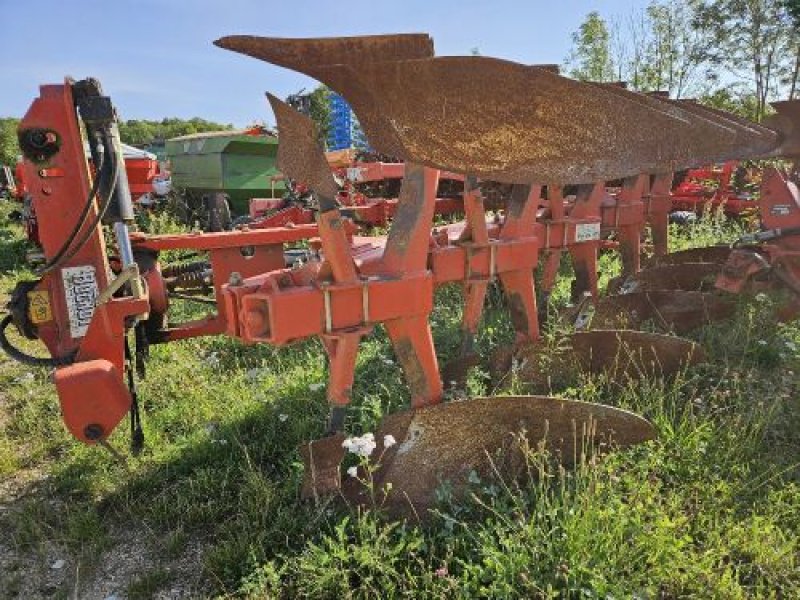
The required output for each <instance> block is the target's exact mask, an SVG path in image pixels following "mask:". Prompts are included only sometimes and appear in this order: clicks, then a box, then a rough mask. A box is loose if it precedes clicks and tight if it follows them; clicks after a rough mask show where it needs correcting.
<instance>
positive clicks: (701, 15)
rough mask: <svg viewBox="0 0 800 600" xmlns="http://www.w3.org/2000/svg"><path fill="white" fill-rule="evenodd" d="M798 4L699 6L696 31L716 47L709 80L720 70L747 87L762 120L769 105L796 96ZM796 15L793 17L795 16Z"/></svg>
mask: <svg viewBox="0 0 800 600" xmlns="http://www.w3.org/2000/svg"><path fill="white" fill-rule="evenodd" d="M795 5H796V3H795V2H789V3H787V2H786V1H785V0H705V1H701V2H698V3H697V10H696V13H695V18H694V22H693V25H694V27H695V28H696V29H700V30H705V31H708V32H709V33H710V34H711V35H712V36H713V39H714V41H715V43H714V44H713V45H712V44H709V45H707V46H706V47H705V49H704V52H705V58H706V60H707V62H708V63H709V70H708V74H709V76H710V77H714V76H715V75H717V74H718V73H719V71H720V70H722V69H727V70H729V71H730V72H732V73H733V74H734V75H735V76H736V77H737V78H738V80H739V81H749V85H748V92H752V93H753V94H754V95H755V98H756V117H757V120H761V119H762V118H763V117H764V116H765V114H766V111H767V102H768V101H769V100H770V99H773V98H776V97H780V96H781V95H783V94H785V93H786V91H787V90H786V86H787V85H788V87H789V88H790V90H791V92H790V93H794V91H795V88H796V84H797V78H798V70H797V67H798V64H800V30H799V29H798V27H797V21H796V15H797V13H796V6H795ZM792 11H795V12H792Z"/></svg>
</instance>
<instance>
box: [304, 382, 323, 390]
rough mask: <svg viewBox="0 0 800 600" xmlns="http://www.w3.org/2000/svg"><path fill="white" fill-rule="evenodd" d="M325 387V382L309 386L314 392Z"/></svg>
mask: <svg viewBox="0 0 800 600" xmlns="http://www.w3.org/2000/svg"><path fill="white" fill-rule="evenodd" d="M324 387H325V384H324V383H312V384H311V385H309V386H308V389H309V390H311V391H312V392H318V391H320V390H321V389H322V388H324Z"/></svg>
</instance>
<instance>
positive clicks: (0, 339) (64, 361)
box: [0, 315, 77, 368]
mask: <svg viewBox="0 0 800 600" xmlns="http://www.w3.org/2000/svg"><path fill="white" fill-rule="evenodd" d="M13 322H14V318H13V317H12V316H11V315H6V316H5V318H4V319H3V320H2V321H0V348H2V349H3V351H4V352H5V353H6V354H8V356H9V357H11V358H13V359H14V360H16V361H17V362H20V363H22V364H24V365H29V366H31V367H48V368H55V367H65V366H67V365H71V364H72V363H74V362H75V356H76V355H77V351H74V352H71V353H69V354H67V355H66V356H61V357H57V358H42V357H40V356H31V355H30V354H26V353H25V352H23V351H22V350H20V349H19V348H17V347H15V346H14V345H13V344H12V343H11V342H10V341H9V339H8V337H6V329H8V326H9V325H11V324H12V323H13Z"/></svg>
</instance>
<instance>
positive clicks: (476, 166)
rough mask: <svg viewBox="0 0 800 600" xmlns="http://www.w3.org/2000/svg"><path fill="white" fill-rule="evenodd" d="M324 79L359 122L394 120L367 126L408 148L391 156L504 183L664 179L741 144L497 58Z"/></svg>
mask: <svg viewBox="0 0 800 600" xmlns="http://www.w3.org/2000/svg"><path fill="white" fill-rule="evenodd" d="M321 73H322V74H323V75H324V76H325V79H326V80H329V81H330V80H332V77H331V76H332V75H334V74H335V78H336V80H337V81H336V86H335V88H336V89H337V91H338V92H339V93H341V94H342V95H343V96H344V97H345V98H347V99H348V101H349V102H351V104H352V105H353V107H354V109H355V110H356V113H357V114H358V115H359V117H360V116H361V115H360V113H359V107H362V106H365V105H370V104H374V105H376V106H377V108H378V112H379V113H380V114H381V115H383V116H384V117H385V118H384V119H382V120H380V119H379V120H376V122H375V123H370V124H369V126H367V125H365V131H366V133H367V136H368V137H369V139H370V140H371V141H372V143H373V144H376V142H375V141H373V140H374V139H381V140H382V139H385V138H386V137H387V136H391V135H392V133H393V134H394V135H395V137H396V139H397V140H398V141H399V142H400V144H401V146H402V147H401V148H392V149H391V150H392V151H395V152H397V153H399V155H400V157H401V158H404V159H405V160H413V161H415V162H421V163H423V164H427V165H429V166H433V167H437V168H444V169H447V170H451V171H456V172H469V173H473V174H475V175H478V176H481V177H484V178H487V179H494V180H497V181H503V182H534V181H547V182H554V183H561V182H568V183H588V182H592V181H595V180H597V179H614V178H618V177H622V176H625V175H631V174H634V173H638V172H641V171H658V170H663V169H665V168H672V167H676V166H681V165H684V164H693V163H694V161H695V159H696V158H697V157H698V156H703V157H707V158H708V159H711V158H713V157H714V156H716V155H717V154H719V153H721V152H724V151H726V150H727V149H728V148H729V146H730V144H731V143H733V141H734V138H735V135H734V133H733V132H732V131H731V130H730V129H727V128H724V127H720V126H717V125H715V124H711V123H708V122H703V121H699V120H698V122H694V121H692V119H691V118H690V116H691V115H690V113H687V112H685V111H681V110H680V109H679V108H678V107H666V108H665V107H664V105H662V104H661V103H659V102H657V101H655V100H650V99H648V98H646V97H644V96H641V95H634V99H631V98H629V97H625V96H620V95H619V94H618V93H617V91H616V90H612V89H611V88H604V87H600V86H595V85H589V84H585V83H581V82H578V81H574V80H571V79H567V78H565V77H560V76H558V75H555V74H553V73H551V72H548V71H547V70H544V69H539V68H535V67H528V66H525V65H520V64H517V63H513V62H509V61H504V60H499V59H495V58H489V57H481V56H468V57H462V56H457V57H438V58H427V59H419V60H403V61H394V62H383V63H367V64H363V65H361V66H360V67H358V68H357V69H355V68H352V67H346V66H333V67H323V68H321ZM378 121H380V122H378ZM362 124H363V123H362ZM645 125H646V126H645ZM373 126H374V128H373ZM389 127H390V128H391V129H392V130H393V132H392V131H390V132H387V131H386V128H389ZM653 131H658V132H659V135H658V136H653V135H652V132H653ZM378 149H379V150H383V149H382V148H380V147H378ZM387 152H388V149H387Z"/></svg>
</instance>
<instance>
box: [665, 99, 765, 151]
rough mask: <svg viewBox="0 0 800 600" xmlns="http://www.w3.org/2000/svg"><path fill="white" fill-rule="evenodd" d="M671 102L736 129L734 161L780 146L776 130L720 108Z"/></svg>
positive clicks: (676, 101) (689, 101)
mask: <svg viewBox="0 0 800 600" xmlns="http://www.w3.org/2000/svg"><path fill="white" fill-rule="evenodd" d="M670 102H674V103H678V104H679V105H680V106H681V107H682V108H684V109H685V110H690V111H692V112H695V113H697V114H703V115H706V116H709V117H715V118H719V119H723V120H725V121H726V122H727V123H729V124H730V125H731V126H732V127H734V128H735V129H736V130H737V138H736V144H735V146H734V148H733V151H732V153H731V155H730V158H732V159H747V158H755V157H758V156H762V155H764V154H767V153H770V152H772V151H774V150H775V148H776V147H777V146H778V143H779V140H780V135H779V133H778V132H777V131H775V130H774V129H771V128H769V127H765V126H764V125H761V124H759V123H754V122H753V121H749V120H747V119H745V118H743V117H739V116H737V115H734V114H733V113H729V112H727V111H724V110H720V109H718V108H712V107H709V106H704V105H702V104H699V103H698V102H696V101H694V100H671V101H670Z"/></svg>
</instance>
